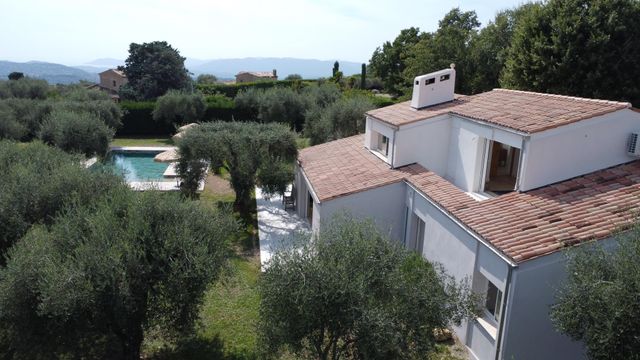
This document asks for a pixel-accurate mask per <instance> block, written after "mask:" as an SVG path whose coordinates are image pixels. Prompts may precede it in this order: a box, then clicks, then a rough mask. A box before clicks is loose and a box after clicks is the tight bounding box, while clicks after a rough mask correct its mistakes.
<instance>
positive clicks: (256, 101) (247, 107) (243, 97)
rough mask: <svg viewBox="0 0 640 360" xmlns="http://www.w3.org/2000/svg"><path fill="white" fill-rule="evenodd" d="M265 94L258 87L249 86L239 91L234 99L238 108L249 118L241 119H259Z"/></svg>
mask: <svg viewBox="0 0 640 360" xmlns="http://www.w3.org/2000/svg"><path fill="white" fill-rule="evenodd" d="M263 94H264V92H263V91H261V90H259V89H257V88H249V89H246V90H244V91H241V92H240V93H238V95H237V96H236V98H235V99H234V101H235V105H236V109H238V110H240V111H242V112H243V113H244V114H246V115H247V118H242V119H240V120H247V121H254V120H257V119H258V117H259V116H260V104H261V103H262V95H263Z"/></svg>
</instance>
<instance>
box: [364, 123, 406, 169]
mask: <svg viewBox="0 0 640 360" xmlns="http://www.w3.org/2000/svg"><path fill="white" fill-rule="evenodd" d="M395 132H396V131H395V128H394V127H392V126H391V125H389V124H386V123H383V122H382V121H379V120H376V119H373V118H371V117H367V122H366V125H365V136H364V146H365V147H366V148H367V149H369V150H372V146H374V145H376V143H377V141H378V138H377V135H376V134H382V135H384V136H386V137H387V138H388V139H389V153H388V154H387V156H386V157H385V156H383V155H382V154H378V153H377V152H374V153H375V154H377V156H378V157H379V158H380V159H381V160H382V161H384V162H386V163H387V164H391V159H393V156H394V155H393V154H394V152H395V149H396V145H397V144H398V142H397V141H396V138H395Z"/></svg>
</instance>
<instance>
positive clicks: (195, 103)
mask: <svg viewBox="0 0 640 360" xmlns="http://www.w3.org/2000/svg"><path fill="white" fill-rule="evenodd" d="M206 108H207V105H206V103H205V100H204V96H202V94H200V93H186V92H182V91H176V90H170V91H169V92H167V93H166V94H165V95H163V96H161V97H159V98H158V100H157V101H156V105H155V108H154V109H153V120H155V121H160V122H164V123H167V124H185V123H191V122H198V121H200V120H201V119H202V116H203V115H204V112H205V110H206Z"/></svg>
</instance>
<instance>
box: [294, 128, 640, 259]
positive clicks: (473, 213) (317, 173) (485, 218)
mask: <svg viewBox="0 0 640 360" xmlns="http://www.w3.org/2000/svg"><path fill="white" fill-rule="evenodd" d="M298 160H299V163H300V165H301V167H302V168H303V170H304V172H305V175H306V176H307V178H308V179H309V182H310V183H311V186H312V188H313V190H314V192H315V193H316V195H317V196H318V198H319V200H320V201H321V202H322V201H327V200H331V199H334V198H337V197H340V196H345V195H350V194H353V193H357V192H361V191H365V190H369V189H372V188H376V187H380V186H384V185H389V184H393V183H396V182H400V181H406V182H408V183H410V184H412V185H413V186H414V187H416V188H417V189H418V190H420V191H421V192H422V193H423V194H424V195H425V196H426V197H428V198H429V199H431V200H432V201H434V202H435V203H437V204H438V205H439V206H440V207H442V208H443V209H444V210H445V211H447V212H448V213H449V214H450V215H451V216H453V217H455V218H457V219H458V220H459V221H461V222H462V223H464V224H466V226H467V227H469V228H470V229H471V230H472V231H473V232H475V233H476V234H477V235H479V236H480V237H482V238H484V239H485V240H487V241H488V242H490V243H491V244H492V245H493V246H494V247H495V248H496V249H497V250H498V251H500V252H502V253H503V254H505V255H506V256H507V257H509V258H511V259H513V260H514V261H515V262H523V261H526V260H531V259H533V258H536V257H539V256H542V255H547V254H550V253H552V252H554V251H557V250H559V249H562V248H563V247H565V246H567V245H572V244H576V243H580V242H584V241H588V240H591V239H602V238H606V237H608V236H610V235H611V234H612V232H614V231H615V230H616V229H618V228H620V227H624V226H627V225H629V224H630V223H631V222H632V221H634V220H635V219H636V213H637V211H638V210H640V161H634V162H631V163H628V164H624V165H619V166H616V167H612V168H609V169H604V170H600V171H596V172H593V173H590V174H587V175H584V176H580V177H577V178H574V179H570V180H566V181H562V182H559V183H556V184H552V185H549V186H545V187H542V188H539V189H536V190H531V191H528V192H513V193H509V194H505V195H502V196H498V197H495V198H492V199H488V200H485V201H476V200H474V199H473V198H471V197H470V196H469V195H467V194H466V193H465V192H463V191H462V190H460V189H459V188H457V187H456V186H455V185H453V184H452V183H450V182H449V181H447V180H445V179H444V178H442V177H440V176H439V175H437V174H435V173H433V172H431V171H429V170H427V169H425V168H423V167H422V166H420V165H418V164H414V165H410V166H405V167H402V168H398V169H391V168H389V166H388V165H387V164H385V163H384V162H383V161H382V160H380V159H379V158H378V157H376V156H375V155H373V154H372V153H370V152H369V151H368V150H367V149H365V148H364V137H363V135H357V136H353V137H349V138H345V139H341V140H336V141H332V142H329V143H325V144H321V145H317V146H313V147H310V148H306V149H303V150H301V151H300V155H299V157H298Z"/></svg>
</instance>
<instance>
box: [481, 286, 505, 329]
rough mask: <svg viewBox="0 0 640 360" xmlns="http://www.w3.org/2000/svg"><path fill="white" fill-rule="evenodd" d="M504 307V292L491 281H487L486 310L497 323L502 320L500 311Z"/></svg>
mask: <svg viewBox="0 0 640 360" xmlns="http://www.w3.org/2000/svg"><path fill="white" fill-rule="evenodd" d="M501 307H502V291H500V290H499V289H498V288H497V287H496V286H495V285H493V283H492V282H491V281H488V280H487V298H486V301H485V308H486V310H487V312H488V313H489V314H491V316H493V318H494V319H495V320H496V321H497V320H498V319H499V318H500V309H501Z"/></svg>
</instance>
